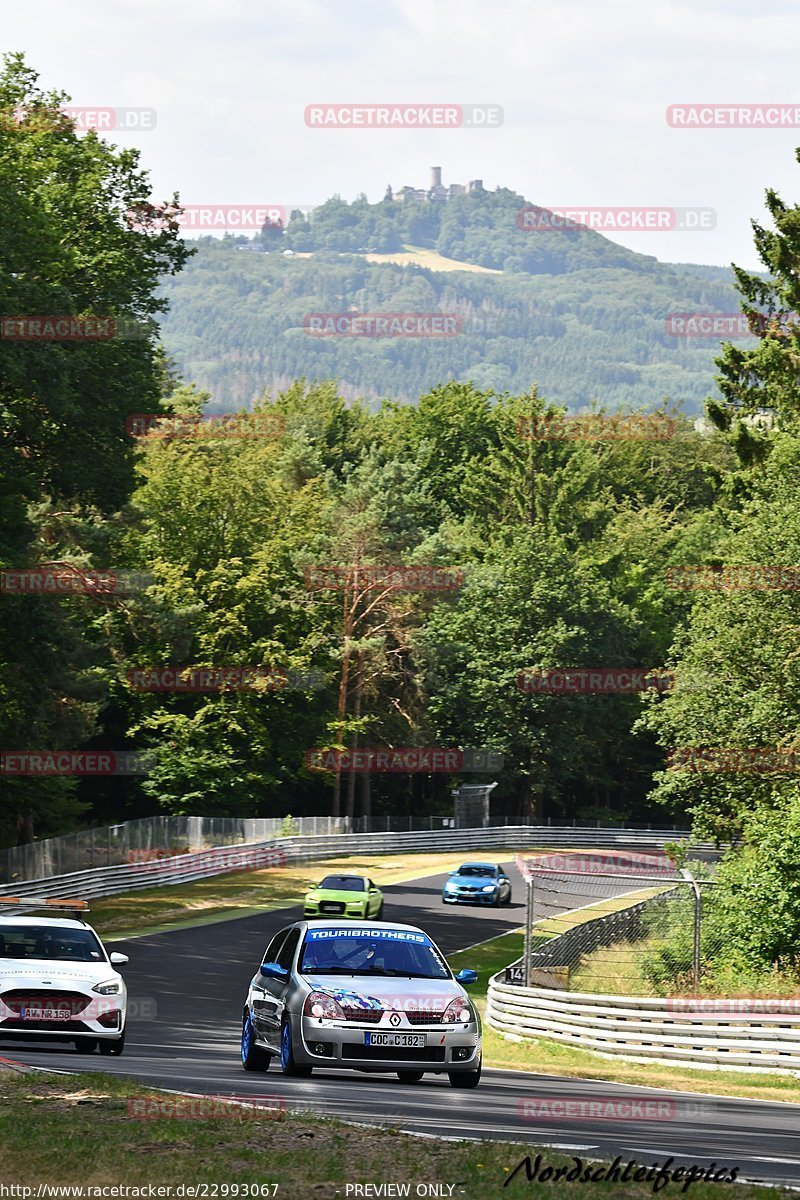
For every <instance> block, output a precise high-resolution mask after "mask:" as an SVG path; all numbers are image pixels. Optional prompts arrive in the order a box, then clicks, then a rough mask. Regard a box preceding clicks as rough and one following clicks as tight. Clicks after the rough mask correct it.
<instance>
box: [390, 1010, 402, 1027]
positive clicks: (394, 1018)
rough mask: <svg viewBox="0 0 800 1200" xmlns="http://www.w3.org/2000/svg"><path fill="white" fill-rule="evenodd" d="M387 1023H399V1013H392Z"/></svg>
mask: <svg viewBox="0 0 800 1200" xmlns="http://www.w3.org/2000/svg"><path fill="white" fill-rule="evenodd" d="M389 1024H390V1025H399V1024H400V1013H392V1015H391V1016H390V1017H389Z"/></svg>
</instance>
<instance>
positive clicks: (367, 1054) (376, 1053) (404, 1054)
mask: <svg viewBox="0 0 800 1200" xmlns="http://www.w3.org/2000/svg"><path fill="white" fill-rule="evenodd" d="M444 1054H445V1050H444V1046H420V1047H414V1046H362V1045H357V1044H355V1043H353V1044H350V1043H347V1042H345V1044H344V1045H343V1046H342V1058H360V1059H365V1058H366V1059H370V1060H371V1061H374V1060H375V1059H387V1060H388V1061H390V1062H444Z"/></svg>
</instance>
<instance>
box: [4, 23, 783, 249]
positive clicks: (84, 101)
mask: <svg viewBox="0 0 800 1200" xmlns="http://www.w3.org/2000/svg"><path fill="white" fill-rule="evenodd" d="M0 41H1V42H2V46H3V48H4V49H6V50H23V51H24V52H25V54H26V56H27V58H28V61H29V63H30V65H32V66H33V67H34V68H35V69H36V70H37V71H38V72H39V73H40V76H41V80H42V83H43V84H44V85H45V86H46V87H48V88H49V87H56V88H60V89H63V90H65V91H66V92H68V93H69V94H70V95H71V96H72V98H73V102H74V103H75V104H76V105H86V106H98V107H99V106H123V105H126V106H137V107H149V108H154V109H155V110H156V112H157V125H156V128H155V129H154V130H151V131H148V132H144V133H141V134H128V133H126V134H121V135H119V136H118V137H117V140H118V141H119V142H120V143H121V144H125V145H132V144H136V145H138V146H139V147H140V148H141V151H142V160H143V164H144V165H145V166H146V167H147V168H148V169H149V170H150V171H151V173H152V180H153V195H154V198H155V199H164V198H166V197H167V196H169V195H170V194H171V193H172V192H173V191H174V190H177V191H179V192H180V194H181V197H182V200H183V201H184V202H185V203H186V204H207V203H214V204H236V205H239V204H265V205H292V204H300V205H306V204H315V203H319V202H321V201H323V200H324V199H326V198H327V197H328V196H330V195H333V194H334V193H338V194H339V195H341V196H342V197H343V198H345V199H353V198H354V197H355V196H356V195H357V194H358V193H360V192H365V193H366V194H367V196H368V197H369V199H370V200H378V199H380V198H381V197H382V195H383V193H384V191H385V188H386V184H387V182H391V184H392V185H393V187H395V188H398V187H400V186H401V185H403V184H412V185H415V186H422V185H425V184H427V180H428V177H429V172H430V167H431V166H432V165H434V164H438V165H441V167H442V169H443V178H444V182H446V183H449V182H464V181H466V180H468V179H472V178H482V179H483V181H484V185H485V186H486V187H488V188H494V187H496V186H498V185H501V186H505V187H509V188H513V189H514V190H516V191H518V192H521V193H522V194H524V195H525V197H526V198H527V199H528V200H530V201H532V202H533V203H536V204H539V205H543V206H550V205H553V206H569V207H586V206H592V207H597V206H624V207H630V206H653V207H664V206H670V207H702V208H712V209H714V210H715V212H716V228H715V229H713V230H712V231H708V230H706V231H703V232H676V231H669V232H661V233H647V232H641V233H639V232H637V233H629V234H627V235H620V234H615V235H614V239H615V240H617V241H619V242H622V243H623V244H625V245H628V246H630V247H631V248H633V249H637V250H641V251H643V252H644V253H647V254H655V255H657V256H658V257H659V258H661V259H664V260H669V261H675V262H682V261H686V262H703V263H717V264H726V263H729V262H730V261H731V260H734V261H736V262H737V263H739V264H741V265H743V266H754V265H756V259H755V254H754V251H753V248H752V239H751V231H750V224H749V222H750V218H751V217H756V218H759V219H760V218H761V217H762V216H763V213H764V208H763V193H764V189H765V187H767V186H770V187H774V188H776V189H777V190H778V191H779V192H781V193H782V195H783V196H784V198H785V199H786V200H787V201H790V202H792V203H794V202H796V201H797V200H798V198H800V166H798V165H797V163H796V161H795V158H794V148H795V146H797V145H800V128H795V129H793V128H782V129H767V130H764V129H747V128H739V129H719V128H717V129H714V128H711V129H690V130H686V129H676V128H671V127H670V126H669V125H668V124H667V119H666V110H667V107H668V106H669V105H671V104H681V103H703V104H709V103H717V104H733V103H735V104H740V103H741V104H745V103H746V104H751V105H752V104H775V103H781V104H791V103H792V102H793V101H795V100H797V102H798V108H800V97H798V95H797V85H796V82H795V81H796V78H797V63H798V60H800V16H799V15H798V8H797V4H796V0H759V4H758V5H753V4H752V3H751V2H750V0H692V3H691V4H690V3H681V2H678V0H605V2H604V3H602V4H599V3H597V0H573V2H572V3H570V4H567V3H564V2H563V0H562V3H555V2H553V0H548V2H545V0H494V2H493V3H488V2H487V0H459V2H458V3H455V4H454V3H451V2H450V0H448V2H446V3H445V2H444V0H377V2H376V0H337V2H336V3H332V2H330V0H329V2H327V3H325V2H323V0H292V3H291V4H286V3H284V4H277V3H275V2H274V0H251V2H250V3H247V4H246V3H243V2H242V0H167V2H166V3H164V0H112V2H109V0H102V2H101V0H70V2H69V3H64V0H36V2H35V3H28V4H25V3H22V4H11V3H7V4H6V5H4V9H3V19H2V30H1V31H0ZM350 102H353V103H356V102H357V103H363V104H366V103H383V102H386V103H418V102H426V103H433V102H440V103H446V104H494V105H499V106H502V109H503V113H504V120H503V124H502V125H501V126H500V127H499V128H492V129H486V128H484V129H465V128H456V129H439V130H437V129H430V130H424V131H420V130H413V129H403V128H396V129H386V130H376V129H365V128H362V129H351V130H343V129H313V128H309V127H307V125H306V124H305V120H304V112H305V109H306V106H307V105H309V104H312V103H323V104H327V103H331V104H334V103H350Z"/></svg>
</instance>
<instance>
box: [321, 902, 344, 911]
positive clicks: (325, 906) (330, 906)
mask: <svg viewBox="0 0 800 1200" xmlns="http://www.w3.org/2000/svg"><path fill="white" fill-rule="evenodd" d="M319 911H320V912H332V913H340V912H343V911H344V905H343V904H337V903H336V902H335V901H332V900H323V901H322V903H321V904H320V906H319Z"/></svg>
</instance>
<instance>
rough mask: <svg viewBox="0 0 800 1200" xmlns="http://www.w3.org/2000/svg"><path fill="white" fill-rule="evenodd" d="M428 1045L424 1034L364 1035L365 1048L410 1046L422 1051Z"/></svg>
mask: <svg viewBox="0 0 800 1200" xmlns="http://www.w3.org/2000/svg"><path fill="white" fill-rule="evenodd" d="M427 1044H428V1036H427V1034H425V1033H365V1034H364V1045H365V1046H411V1047H413V1048H414V1049H415V1050H422V1049H424V1048H425V1046H427Z"/></svg>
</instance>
